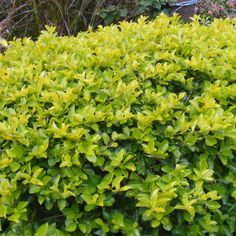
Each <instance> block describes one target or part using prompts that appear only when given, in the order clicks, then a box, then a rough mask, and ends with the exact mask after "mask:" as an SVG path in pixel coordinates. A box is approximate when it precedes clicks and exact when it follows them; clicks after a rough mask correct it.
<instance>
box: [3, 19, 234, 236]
mask: <svg viewBox="0 0 236 236" xmlns="http://www.w3.org/2000/svg"><path fill="white" fill-rule="evenodd" d="M234 28H235V21H232V22H230V20H228V19H227V20H215V21H214V23H212V24H210V25H209V26H202V25H200V24H199V23H198V18H195V19H194V21H193V22H192V23H191V24H180V23H178V17H177V16H174V17H172V18H168V17H167V16H165V15H161V16H160V17H158V18H157V19H156V20H154V21H151V22H148V23H147V22H146V21H145V18H140V19H139V21H138V23H127V22H121V23H120V24H119V25H117V26H116V25H113V26H110V27H104V28H102V27H100V28H99V29H98V30H97V31H96V32H92V31H89V32H84V33H79V34H78V36H77V37H57V36H56V33H55V31H54V30H55V29H54V28H48V29H47V31H43V32H42V33H41V35H40V37H39V39H38V40H37V41H36V42H34V41H32V40H31V39H28V38H24V39H23V40H20V39H16V40H15V41H13V42H9V44H10V45H11V47H10V48H9V49H8V50H7V51H6V52H5V54H4V55H0V75H1V80H0V91H1V93H0V109H1V111H0V151H1V155H0V170H1V172H0V220H1V230H2V231H1V232H2V233H1V234H2V235H3V236H9V235H19V236H20V235H36V236H37V235H38V236H44V235H120V234H122V235H129V236H131V235H132V236H134V235H193V236H196V235H206V234H210V235H234V232H235V220H236V219H235V214H236V207H235V199H236V189H235V187H236V162H235V154H236V128H235V124H236V117H235V114H236V106H235V99H236V84H235V81H236V79H235V78H236V67H235V64H236V57H235V53H236V49H235V45H236V33H235V29H234Z"/></svg>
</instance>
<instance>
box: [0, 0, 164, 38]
mask: <svg viewBox="0 0 236 236" xmlns="http://www.w3.org/2000/svg"><path fill="white" fill-rule="evenodd" d="M167 3H168V0H152V1H150V0H131V1H130V0H121V1H120V0H97V1H92V0H80V1H75V0H18V1H16V0H10V1H5V0H0V36H1V35H2V36H5V37H8V38H13V37H14V36H18V37H22V36H31V37H33V38H37V36H38V34H39V32H40V31H41V30H42V29H44V26H45V24H48V25H53V26H56V27H57V30H58V33H59V34H60V35H76V34H77V33H78V31H84V30H87V29H88V27H89V26H91V27H92V28H97V26H98V25H100V24H101V25H107V24H111V23H117V22H118V21H121V20H136V19H137V18H138V17H139V16H140V15H148V16H150V18H153V17H155V16H156V15H157V14H159V13H160V11H162V10H165V11H166V12H167V10H168V5H167Z"/></svg>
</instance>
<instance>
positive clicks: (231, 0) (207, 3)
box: [197, 0, 236, 23]
mask: <svg viewBox="0 0 236 236" xmlns="http://www.w3.org/2000/svg"><path fill="white" fill-rule="evenodd" d="M197 12H198V13H199V14H200V15H201V18H202V21H203V22H204V23H207V22H209V21H212V20H213V19H214V18H226V17H229V18H234V17H235V16H236V1H235V0H204V1H199V3H198V10H197Z"/></svg>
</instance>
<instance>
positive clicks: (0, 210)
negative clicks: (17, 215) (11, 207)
mask: <svg viewBox="0 0 236 236" xmlns="http://www.w3.org/2000/svg"><path fill="white" fill-rule="evenodd" d="M6 215H7V207H6V206H4V205H3V204H0V217H4V218H6Z"/></svg>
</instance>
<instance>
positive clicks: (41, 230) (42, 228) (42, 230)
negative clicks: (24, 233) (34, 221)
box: [35, 223, 48, 236]
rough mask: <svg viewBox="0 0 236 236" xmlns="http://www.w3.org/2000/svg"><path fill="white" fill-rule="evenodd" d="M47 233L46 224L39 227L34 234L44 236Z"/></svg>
mask: <svg viewBox="0 0 236 236" xmlns="http://www.w3.org/2000/svg"><path fill="white" fill-rule="evenodd" d="M47 231H48V223H45V224H43V225H41V226H40V227H39V228H38V229H37V230H36V232H35V236H46V235H47Z"/></svg>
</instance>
